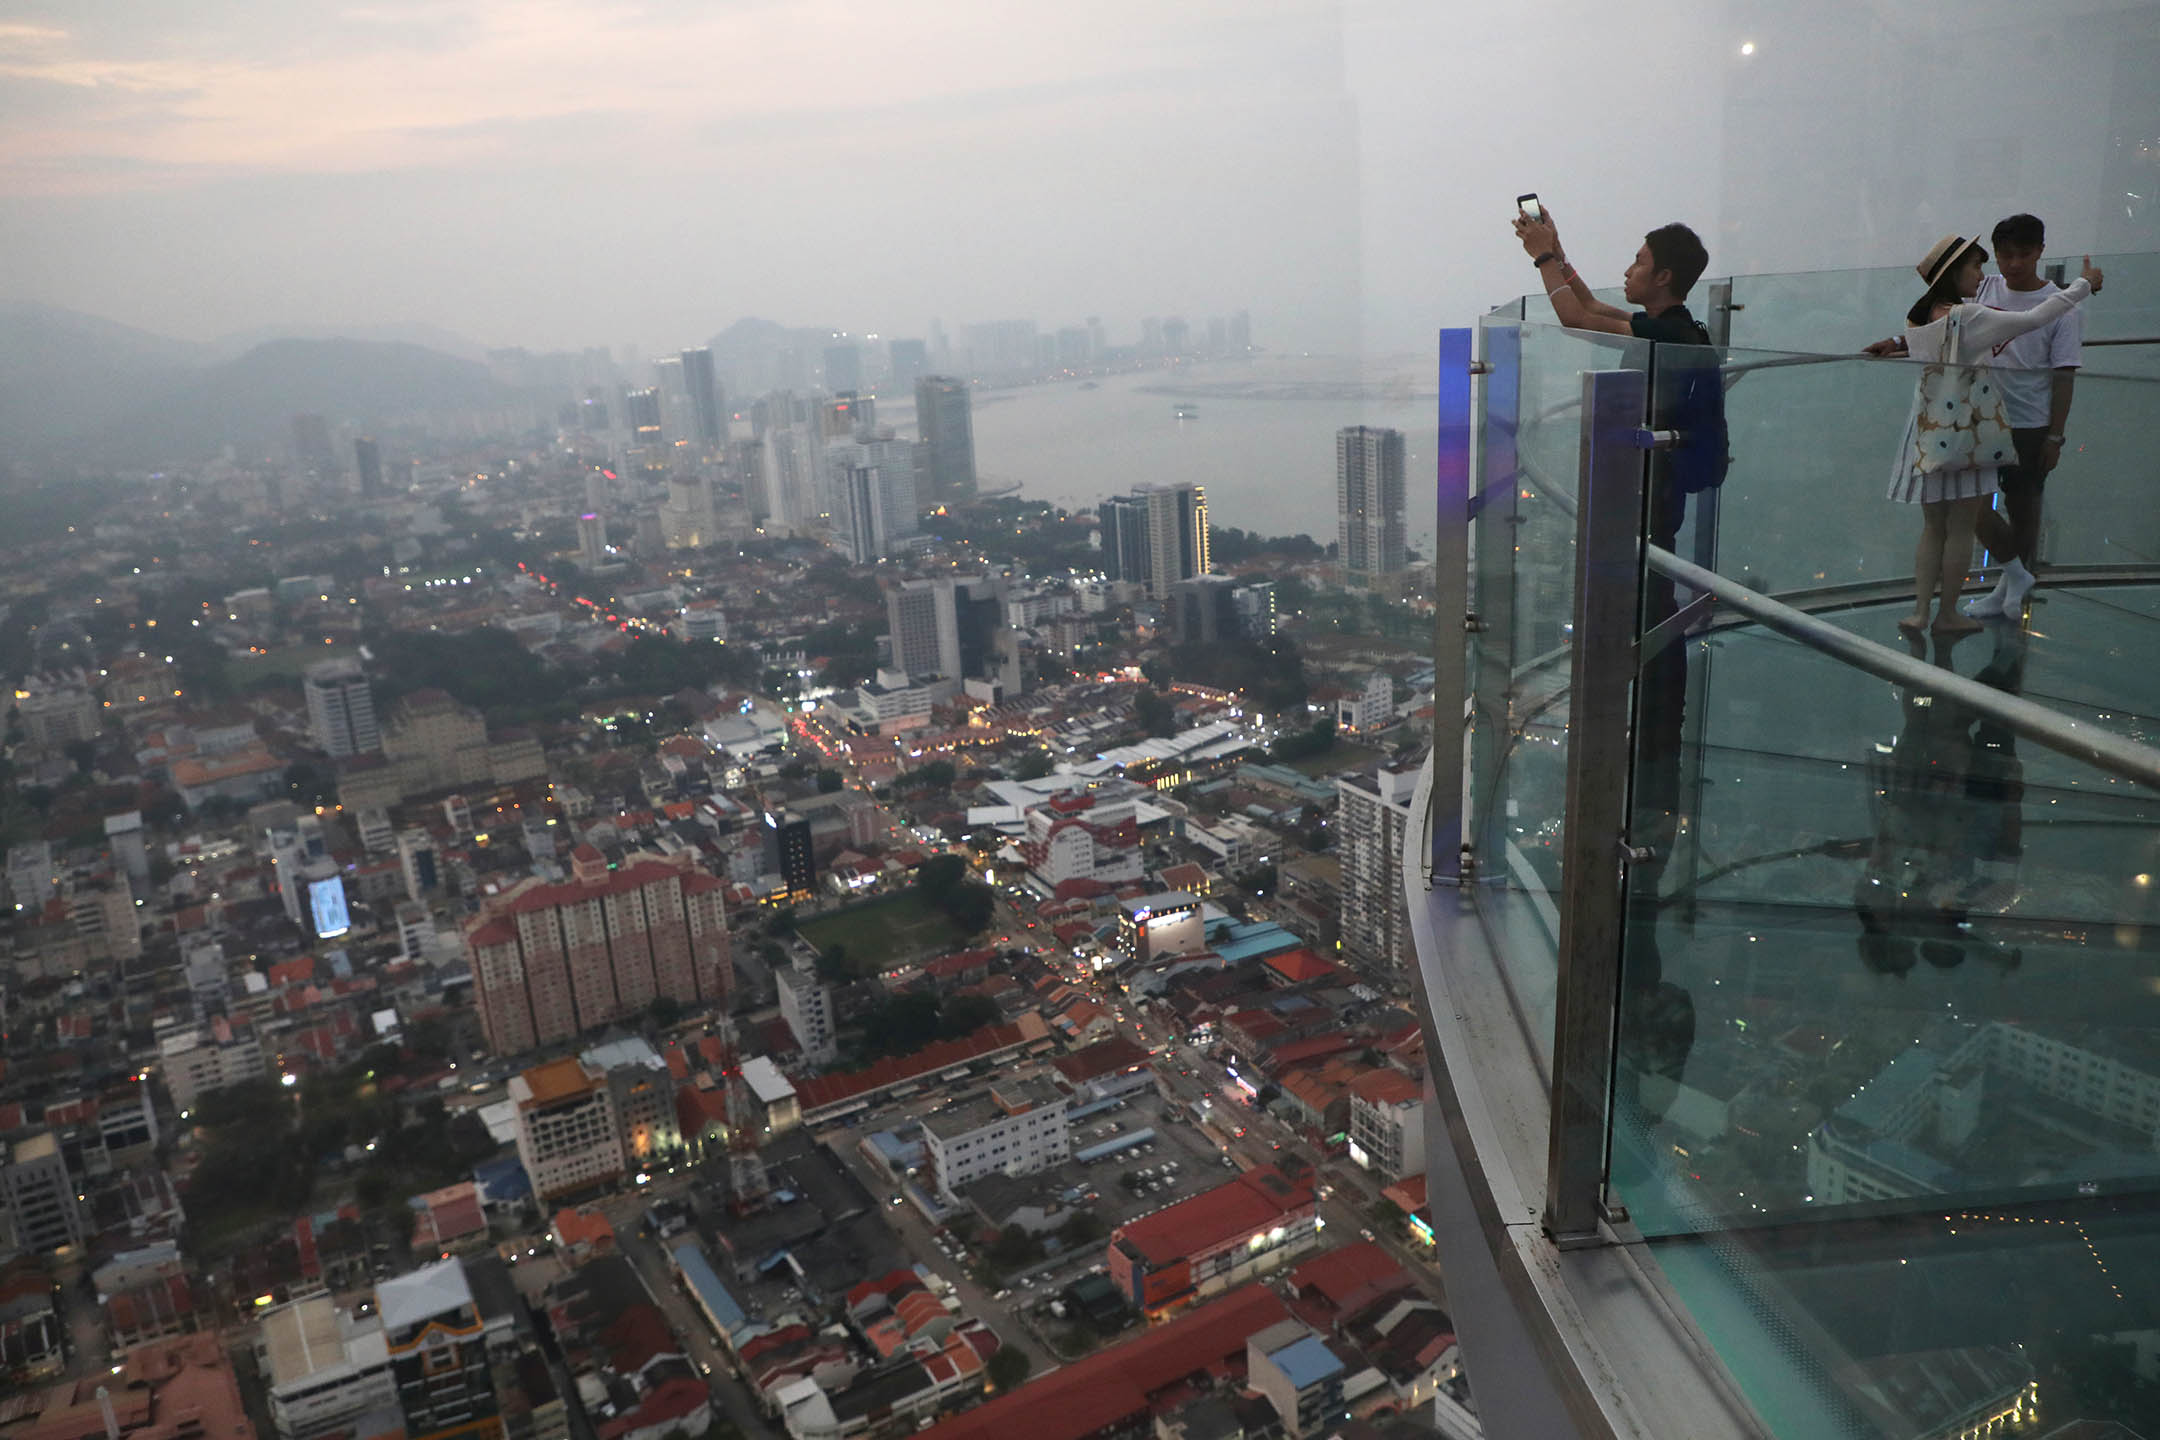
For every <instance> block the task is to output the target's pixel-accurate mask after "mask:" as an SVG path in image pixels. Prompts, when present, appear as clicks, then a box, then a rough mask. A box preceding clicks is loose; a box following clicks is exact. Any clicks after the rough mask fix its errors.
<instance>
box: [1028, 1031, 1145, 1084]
mask: <svg viewBox="0 0 2160 1440" xmlns="http://www.w3.org/2000/svg"><path fill="white" fill-rule="evenodd" d="M1050 1063H1051V1064H1052V1065H1053V1066H1055V1067H1056V1068H1057V1072H1058V1074H1060V1075H1063V1076H1064V1077H1065V1078H1066V1079H1067V1080H1070V1081H1071V1082H1072V1083H1073V1084H1075V1085H1080V1084H1084V1083H1085V1082H1087V1081H1089V1080H1094V1079H1097V1078H1099V1077H1101V1076H1104V1075H1109V1074H1112V1073H1113V1072H1115V1071H1119V1070H1130V1069H1132V1068H1133V1067H1134V1066H1135V1065H1145V1064H1147V1063H1148V1052H1147V1051H1146V1050H1145V1049H1144V1048H1142V1047H1141V1046H1139V1045H1137V1044H1135V1043H1133V1041H1131V1040H1130V1039H1128V1038H1127V1037H1125V1036H1123V1035H1113V1036H1111V1037H1110V1038H1109V1039H1108V1040H1102V1041H1098V1042H1097V1043H1095V1044H1093V1045H1088V1046H1084V1047H1082V1048H1081V1049H1078V1050H1075V1051H1073V1052H1072V1053H1071V1054H1070V1055H1060V1056H1058V1058H1057V1059H1055V1060H1052V1061H1051V1062H1050Z"/></svg>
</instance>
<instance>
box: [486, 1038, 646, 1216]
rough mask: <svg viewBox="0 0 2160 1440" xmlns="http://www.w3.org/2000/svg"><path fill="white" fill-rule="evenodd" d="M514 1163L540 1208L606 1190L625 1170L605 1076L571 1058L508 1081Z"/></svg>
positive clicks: (540, 1066)
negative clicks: (527, 1180)
mask: <svg viewBox="0 0 2160 1440" xmlns="http://www.w3.org/2000/svg"><path fill="white" fill-rule="evenodd" d="M510 1103H511V1105H512V1106H514V1107H515V1108H514V1110H513V1111H512V1125H513V1127H514V1129H515V1132H516V1136H517V1153H518V1163H519V1164H521V1165H523V1166H524V1167H525V1174H526V1176H527V1177H528V1178H530V1179H531V1181H532V1187H533V1195H534V1197H535V1198H537V1199H538V1200H539V1201H540V1202H541V1204H543V1205H546V1204H547V1203H548V1202H550V1201H552V1200H554V1199H556V1198H558V1197H560V1196H564V1195H571V1194H575V1193H577V1192H578V1191H581V1190H591V1189H594V1188H595V1187H597V1186H601V1185H606V1184H610V1183H612V1182H613V1181H615V1180H618V1179H620V1178H621V1177H622V1174H623V1170H624V1161H623V1143H622V1130H621V1127H620V1126H619V1125H618V1124H617V1122H616V1116H615V1102H614V1098H613V1097H612V1096H611V1095H610V1093H609V1091H608V1081H607V1072H606V1071H604V1070H602V1069H600V1068H599V1067H598V1066H594V1065H587V1064H586V1063H585V1062H584V1061H583V1060H581V1059H579V1058H578V1057H577V1056H575V1055H565V1056H564V1057H563V1058H562V1059H560V1060H550V1061H548V1062H547V1063H546V1064H545V1065H536V1066H534V1067H533V1068H532V1069H530V1070H527V1071H525V1072H524V1073H522V1074H519V1075H513V1076H511V1077H510Z"/></svg>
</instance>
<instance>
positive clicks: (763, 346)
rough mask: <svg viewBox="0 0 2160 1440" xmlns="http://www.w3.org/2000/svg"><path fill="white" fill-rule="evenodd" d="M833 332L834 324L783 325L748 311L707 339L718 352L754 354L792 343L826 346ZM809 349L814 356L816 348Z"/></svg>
mask: <svg viewBox="0 0 2160 1440" xmlns="http://www.w3.org/2000/svg"><path fill="white" fill-rule="evenodd" d="M832 333H833V332H832V331H831V329H830V328H828V327H826V326H822V325H782V324H780V323H778V322H777V321H773V320H764V319H760V318H759V317H757V316H755V315H745V316H744V317H743V318H742V319H740V320H737V321H736V322H735V323H734V324H732V325H730V326H728V328H727V329H725V330H722V331H721V332H720V333H719V334H717V335H715V336H713V337H712V339H710V340H708V341H707V342H705V343H706V344H708V345H710V346H711V347H712V351H713V354H715V355H750V354H755V353H757V352H759V351H769V350H780V349H785V348H787V347H789V346H793V347H795V348H796V349H802V348H803V347H805V346H814V347H822V346H823V345H825V344H826V343H827V342H828V341H829V340H830V339H831V337H832ZM809 353H811V354H812V355H813V356H814V355H815V354H816V350H814V349H813V350H811V351H810V352H809Z"/></svg>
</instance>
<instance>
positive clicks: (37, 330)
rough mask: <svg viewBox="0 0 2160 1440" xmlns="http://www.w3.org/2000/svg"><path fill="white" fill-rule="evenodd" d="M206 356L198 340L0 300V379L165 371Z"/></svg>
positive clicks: (25, 302)
mask: <svg viewBox="0 0 2160 1440" xmlns="http://www.w3.org/2000/svg"><path fill="white" fill-rule="evenodd" d="M209 358H211V357H210V356H209V354H208V352H207V351H206V350H205V349H204V348H203V347H202V346H200V345H196V344H193V343H192V342H190V341H186V340H175V339H172V338H171V337H170V336H166V335H153V334H152V333H150V332H149V331H148V330H137V329H135V328H134V327H133V326H129V325H122V324H119V323H118V322H117V321H112V320H107V319H104V318H103V317H101V316H97V315H85V314H83V313H82V312H81V311H80V310H64V309H62V308H61V307H59V306H57V305H40V304H37V303H36V302H35V301H29V300H14V301H8V302H5V303H0V383H4V382H7V381H11V380H16V379H19V378H21V377H24V376H33V375H58V376H76V375H87V374H101V373H108V372H112V371H143V370H167V369H176V368H179V367H181V366H187V365H199V364H201V363H203V362H204V361H205V360H208V359H209Z"/></svg>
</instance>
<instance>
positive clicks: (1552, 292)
mask: <svg viewBox="0 0 2160 1440" xmlns="http://www.w3.org/2000/svg"><path fill="white" fill-rule="evenodd" d="M1565 289H1567V286H1565V285H1555V286H1553V287H1552V289H1550V290H1547V291H1546V292H1545V298H1546V299H1547V300H1550V299H1552V297H1553V296H1555V295H1557V294H1559V293H1560V292H1561V291H1562V290H1565Z"/></svg>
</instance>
